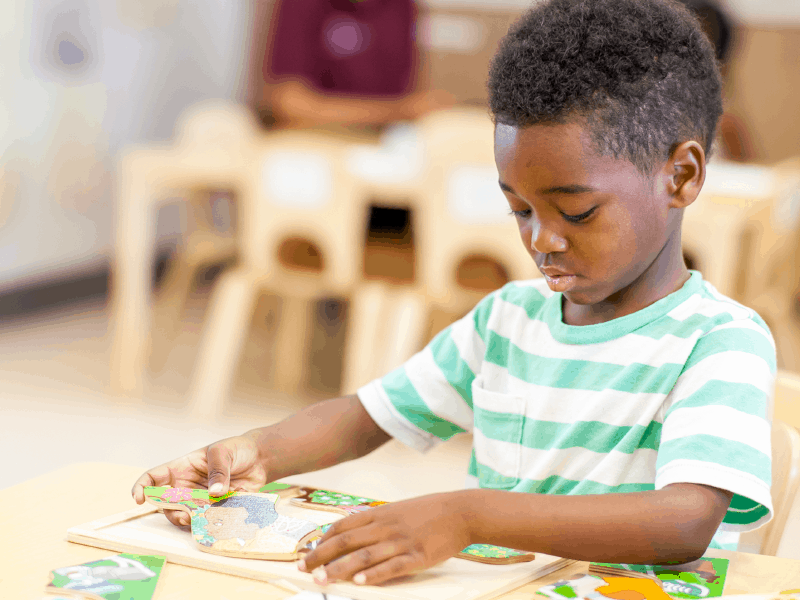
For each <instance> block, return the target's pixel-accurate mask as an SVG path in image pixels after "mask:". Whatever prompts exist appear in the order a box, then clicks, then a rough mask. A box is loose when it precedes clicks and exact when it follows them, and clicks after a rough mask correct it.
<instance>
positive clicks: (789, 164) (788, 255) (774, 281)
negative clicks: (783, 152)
mask: <svg viewBox="0 0 800 600" xmlns="http://www.w3.org/2000/svg"><path fill="white" fill-rule="evenodd" d="M772 172H773V187H774V194H773V198H772V201H771V202H768V203H764V204H763V205H758V206H755V207H753V209H752V210H751V211H750V214H749V215H748V223H747V226H746V231H745V244H744V246H743V253H742V260H741V264H742V269H743V272H742V274H741V275H742V277H741V281H739V282H738V285H737V290H736V292H737V295H738V296H739V297H738V298H737V299H738V300H740V301H741V302H743V303H744V304H746V305H748V306H749V302H750V301H752V300H753V299H755V298H758V297H759V296H761V295H763V294H765V293H769V294H792V293H793V292H794V291H796V290H795V287H796V284H797V277H796V274H797V270H796V265H797V259H798V254H800V242H798V240H799V239H800V238H798V231H799V230H800V158H793V159H789V160H786V161H783V162H781V163H779V164H777V165H775V167H773V169H772Z"/></svg>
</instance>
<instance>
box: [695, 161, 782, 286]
mask: <svg viewBox="0 0 800 600" xmlns="http://www.w3.org/2000/svg"><path fill="white" fill-rule="evenodd" d="M773 198H774V173H773V172H772V170H771V169H769V168H766V167H758V166H755V165H738V164H731V163H717V162H712V163H711V164H709V165H708V171H707V175H706V181H705V184H704V185H703V189H702V191H701V192H700V196H699V197H698V198H697V200H696V201H695V202H694V203H693V204H692V205H691V206H689V207H688V208H687V209H686V210H685V212H684V215H683V226H682V231H681V241H682V245H683V251H684V255H685V256H686V257H687V258H688V259H689V260H690V262H691V263H693V264H692V266H693V267H694V268H695V269H697V270H698V271H700V272H701V273H702V274H703V278H704V279H705V280H706V281H708V282H710V283H711V284H712V285H713V286H714V287H716V288H717V290H718V291H719V292H720V293H721V294H724V295H726V296H731V297H735V295H736V289H737V281H738V279H739V277H740V273H741V270H742V269H743V268H744V267H743V265H742V263H741V249H742V240H743V236H744V232H745V229H746V226H747V223H748V221H749V219H750V216H751V214H752V212H753V210H757V208H758V207H759V206H766V205H768V204H770V203H771V201H772V199H773ZM737 299H738V298H737Z"/></svg>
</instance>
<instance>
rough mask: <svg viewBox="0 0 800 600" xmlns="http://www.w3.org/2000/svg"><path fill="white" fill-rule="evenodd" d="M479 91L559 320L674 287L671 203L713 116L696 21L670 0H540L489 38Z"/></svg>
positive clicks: (712, 67)
mask: <svg viewBox="0 0 800 600" xmlns="http://www.w3.org/2000/svg"><path fill="white" fill-rule="evenodd" d="M489 96H490V108H491V111H492V113H493V115H494V119H495V123H496V125H497V127H496V134H495V156H496V160H497V165H498V169H499V172H500V182H501V186H502V187H503V189H504V190H505V191H506V197H507V198H508V201H509V204H510V205H511V209H512V211H513V212H514V214H515V215H516V217H517V220H518V224H519V227H520V233H521V234H522V238H523V241H524V242H525V244H526V247H527V249H528V251H529V252H530V253H531V256H532V257H533V258H534V260H535V261H536V263H537V265H538V266H539V267H540V269H542V270H543V273H544V274H545V276H546V277H547V279H548V283H549V284H550V287H551V288H552V289H554V290H556V291H561V292H563V293H564V298H565V301H564V306H563V310H564V321H565V322H567V323H568V324H576V325H585V324H592V323H599V322H603V321H607V320H610V319H613V318H616V317H620V316H624V315H626V314H630V313H632V312H635V311H637V310H640V309H641V308H644V307H645V306H648V305H649V304H652V303H653V302H655V301H657V300H659V299H660V298H663V297H664V296H665V295H667V294H669V293H671V292H673V291H676V290H677V289H679V288H680V287H681V285H682V284H683V283H684V282H685V281H686V279H687V277H688V273H687V270H686V267H685V264H684V262H683V257H682V253H681V249H680V223H681V218H682V213H683V208H685V207H686V206H688V205H689V204H691V202H693V201H694V199H695V198H696V197H697V194H698V193H699V191H700V188H701V187H702V184H703V180H704V177H705V162H706V159H707V157H708V155H709V153H710V151H711V145H712V143H713V140H714V135H715V130H716V126H717V121H718V119H719V117H720V115H721V114H722V100H721V80H720V75H719V70H718V67H717V63H716V59H715V55H714V48H713V47H712V45H711V44H710V42H709V41H708V39H707V38H706V36H705V34H704V33H703V31H702V28H701V26H700V24H699V23H698V21H697V20H696V18H695V17H693V16H692V15H691V13H689V11H688V10H686V9H685V8H684V7H683V6H682V5H680V4H678V3H677V2H673V1H670V0H545V1H544V2H542V3H541V4H538V5H536V6H535V7H534V8H533V9H531V10H530V11H529V12H528V13H527V14H526V15H525V16H523V17H522V18H521V19H520V20H519V21H518V22H517V23H516V24H515V25H514V26H513V27H512V28H511V30H510V31H509V33H508V34H507V35H506V37H505V38H504V39H503V41H502V42H501V44H500V47H499V49H498V52H497V54H496V55H495V57H494V60H493V62H492V66H491V69H490V73H489Z"/></svg>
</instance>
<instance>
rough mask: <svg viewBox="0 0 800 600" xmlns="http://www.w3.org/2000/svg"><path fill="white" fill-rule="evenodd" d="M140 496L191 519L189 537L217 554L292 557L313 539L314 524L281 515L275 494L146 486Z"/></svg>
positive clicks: (317, 535)
mask: <svg viewBox="0 0 800 600" xmlns="http://www.w3.org/2000/svg"><path fill="white" fill-rule="evenodd" d="M144 494H145V498H146V500H147V501H148V502H149V503H151V504H155V505H156V506H159V507H161V508H166V509H172V510H182V511H184V512H186V513H188V514H189V516H190V517H191V529H192V536H193V537H194V539H195V541H196V542H197V544H198V547H199V548H200V550H203V551H204V552H210V553H212V554H221V555H223V556H235V557H241V558H260V559H266V560H295V559H296V558H297V552H298V550H300V549H302V548H304V547H305V545H306V544H307V543H308V542H309V541H311V540H312V539H314V538H316V537H319V536H320V535H321V532H320V531H319V529H318V527H317V524H316V523H312V522H311V521H306V520H304V519H298V518H296V517H288V516H285V515H282V514H280V513H279V512H278V510H277V504H278V502H279V500H280V498H279V496H278V495H277V494H262V493H255V492H228V493H227V494H225V495H223V496H210V495H209V493H208V490H200V489H191V488H171V487H146V488H145V489H144Z"/></svg>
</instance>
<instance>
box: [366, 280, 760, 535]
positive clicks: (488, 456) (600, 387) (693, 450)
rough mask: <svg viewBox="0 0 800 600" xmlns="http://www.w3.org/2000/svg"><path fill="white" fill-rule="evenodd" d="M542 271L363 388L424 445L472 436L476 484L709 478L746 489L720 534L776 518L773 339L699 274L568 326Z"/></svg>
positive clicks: (375, 413)
mask: <svg viewBox="0 0 800 600" xmlns="http://www.w3.org/2000/svg"><path fill="white" fill-rule="evenodd" d="M561 296H562V295H561V294H560V293H554V292H552V291H550V289H549V288H548V287H547V284H546V283H545V280H544V279H536V280H531V281H523V282H514V283H511V284H508V285H506V286H505V287H503V288H502V289H500V290H498V291H496V292H494V293H492V294H490V295H489V296H487V297H486V298H484V299H483V300H482V301H481V302H480V303H479V304H478V305H477V306H476V307H475V308H474V309H473V310H472V311H471V312H470V313H469V314H468V315H467V316H466V317H464V318H463V319H461V320H460V321H458V322H456V323H454V324H453V325H451V326H450V327H448V328H447V329H445V330H444V331H442V332H441V333H440V334H439V335H438V336H437V337H436V338H435V339H434V340H433V341H432V342H431V343H430V344H429V345H428V346H427V347H426V348H425V349H424V350H422V351H421V352H419V353H418V354H416V355H415V356H413V357H412V358H411V359H409V360H408V362H406V363H405V364H404V365H403V366H401V367H400V368H398V369H396V370H395V371H393V372H391V373H389V374H388V375H386V376H385V377H383V378H382V379H377V380H375V381H373V382H371V383H369V384H368V385H366V386H364V387H362V388H361V389H359V390H358V396H359V398H360V400H361V402H362V404H363V405H364V407H365V409H366V410H367V411H368V412H369V414H370V415H371V416H372V418H373V419H374V420H375V422H376V423H377V424H378V425H379V426H380V427H381V428H382V429H384V430H385V431H386V432H387V433H389V434H390V435H392V436H393V437H395V438H397V439H399V440H400V441H401V442H403V443H405V444H407V445H409V446H411V447H414V448H417V449H419V450H421V451H425V450H427V449H429V448H431V447H432V446H433V445H435V444H436V443H438V442H440V441H443V440H446V439H448V438H450V437H451V436H453V435H455V434H457V433H461V432H464V431H469V432H472V434H473V451H472V460H471V463H470V466H469V477H468V483H469V484H471V485H479V486H480V487H482V488H493V489H502V490H512V491H517V492H530V493H539V494H605V493H615V492H636V491H645V490H653V489H661V488H663V487H664V486H666V485H668V484H671V483H679V482H680V483H699V484H705V485H710V486H714V487H717V488H721V489H724V490H728V491H731V492H733V494H734V496H733V500H732V502H731V506H730V508H729V510H728V512H727V514H726V515H725V519H724V521H723V523H722V525H721V526H720V528H719V531H718V532H717V535H716V536H715V540H714V542H713V543H712V546H716V547H727V548H735V545H736V544H737V543H738V532H742V531H747V530H750V529H754V528H756V527H758V526H760V525H762V524H764V523H766V522H767V521H768V520H769V519H770V518H771V516H772V501H771V499H770V480H771V446H770V421H769V416H768V415H769V414H770V411H769V408H768V407H769V405H770V402H771V397H772V393H773V385H774V378H775V369H776V364H775V344H774V342H773V340H772V336H771V334H770V332H769V330H768V328H767V326H766V324H765V323H764V321H763V320H762V319H761V318H760V317H759V316H758V315H757V314H756V313H755V312H754V311H752V310H750V309H748V308H745V307H744V306H742V305H741V304H738V303H736V302H734V301H733V300H731V299H729V298H727V297H725V296H722V295H721V294H720V293H719V292H717V291H716V289H714V287H713V286H711V285H710V284H709V283H707V282H704V281H703V279H702V276H701V275H700V273H698V272H696V271H692V272H691V277H690V279H689V280H688V281H687V282H686V284H684V286H683V287H682V288H681V289H680V290H678V291H676V292H674V293H673V294H670V295H669V296H667V297H665V298H662V299H661V300H659V301H658V302H655V303H654V304H652V305H650V306H648V307H646V308H644V309H643V310H640V311H638V312H636V313H634V314H631V315H627V316H624V317H620V318H618V319H613V320H611V321H608V322H606V323H600V324H597V325H586V326H580V327H578V326H572V325H566V324H565V323H564V322H563V320H562V313H561V307H562V304H561V300H562V298H561Z"/></svg>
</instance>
